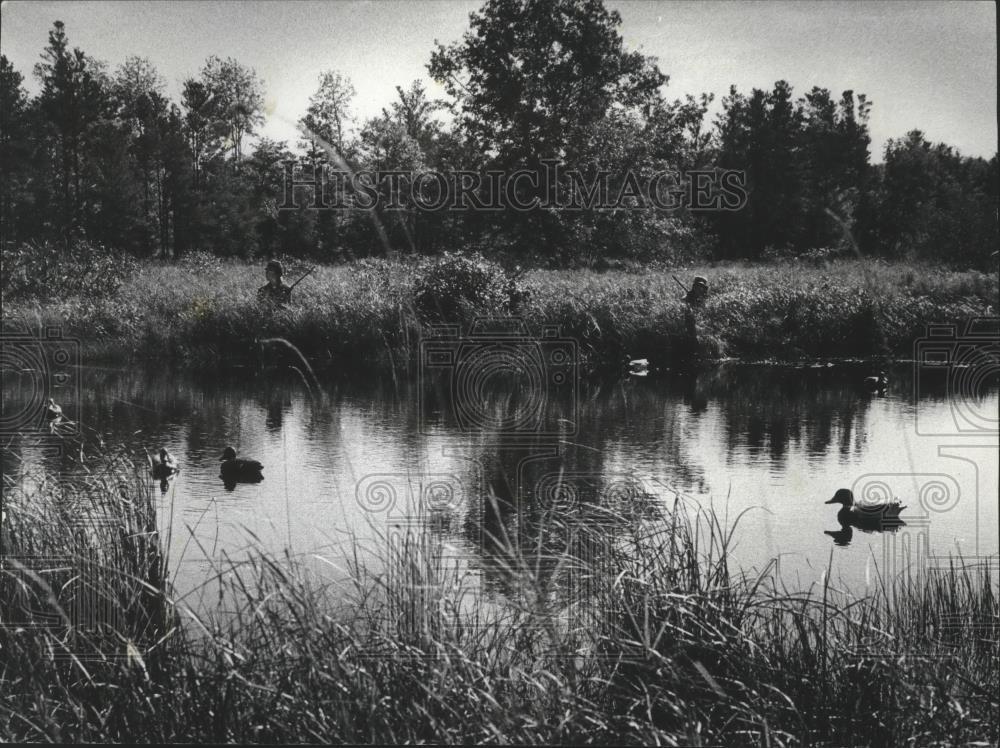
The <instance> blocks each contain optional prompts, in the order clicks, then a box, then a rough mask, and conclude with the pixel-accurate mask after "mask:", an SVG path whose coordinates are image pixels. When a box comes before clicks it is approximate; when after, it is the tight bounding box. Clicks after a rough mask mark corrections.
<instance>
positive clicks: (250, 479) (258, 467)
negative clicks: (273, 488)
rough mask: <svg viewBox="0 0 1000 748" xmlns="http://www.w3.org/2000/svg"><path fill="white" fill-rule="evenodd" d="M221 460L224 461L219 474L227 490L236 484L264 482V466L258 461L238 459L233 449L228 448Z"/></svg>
mask: <svg viewBox="0 0 1000 748" xmlns="http://www.w3.org/2000/svg"><path fill="white" fill-rule="evenodd" d="M219 459H220V460H221V461H222V462H221V464H220V466H219V474H220V476H221V477H222V480H223V482H224V483H225V484H226V487H227V488H230V486H232V485H235V484H236V483H260V482H261V481H262V480H264V476H263V475H261V471H262V470H263V469H264V466H263V465H262V464H260V463H259V462H257V460H246V459H242V458H239V459H238V458H237V457H236V450H235V449H233V448H232V447H226V449H225V450H224V451H223V453H222V457H220V458H219Z"/></svg>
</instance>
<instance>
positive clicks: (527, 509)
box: [3, 362, 1000, 604]
mask: <svg viewBox="0 0 1000 748" xmlns="http://www.w3.org/2000/svg"><path fill="white" fill-rule="evenodd" d="M871 372H872V367H871V365H870V364H864V363H860V362H855V363H843V362H840V363H836V364H816V365H803V366H777V365H750V364H739V363H728V364H726V363H723V364H719V365H715V366H712V367H708V368H705V369H703V370H701V371H699V372H697V373H691V374H686V375H664V376H661V377H657V376H648V377H644V378H643V377H636V376H627V375H626V376H623V377H622V378H621V379H619V380H616V381H610V382H603V383H586V382H576V383H575V384H573V386H572V387H563V388H553V387H549V384H551V383H548V384H547V383H546V382H541V383H539V382H538V381H528V382H525V381H518V378H517V376H516V375H514V376H513V378H512V379H509V381H507V380H504V378H503V377H502V376H500V375H497V376H493V379H492V381H490V382H486V381H485V380H484V381H482V382H474V383H473V385H472V386H470V387H467V388H465V389H463V388H461V387H459V388H457V389H456V387H455V383H454V381H450V380H449V374H448V373H447V372H446V373H445V375H444V376H443V377H441V376H435V377H431V378H428V377H420V378H418V379H414V380H413V381H408V382H401V381H394V380H393V379H392V378H382V379H378V378H371V379H367V380H364V381H355V380H351V379H345V378H342V377H332V376H330V377H328V376H324V375H322V374H320V375H318V376H315V378H314V375H312V374H311V373H310V372H303V371H301V370H297V369H292V368H289V367H284V366H279V367H271V368H266V369H255V368H248V369H242V370H235V371H228V372H222V371H200V372H198V371H196V372H190V371H189V372H186V373H184V372H177V371H171V370H168V369H165V368H160V369H153V370H149V369H146V370H143V369H113V368H100V367H86V366H85V367H81V368H80V377H79V385H78V386H76V387H77V389H78V391H73V390H67V391H66V393H65V394H66V396H65V397H64V398H63V400H62V405H63V407H64V409H65V410H66V412H67V414H68V415H71V416H72V417H74V418H79V419H80V421H81V422H82V423H85V424H87V426H88V428H92V429H94V430H96V431H98V432H99V433H101V434H103V435H104V437H105V438H106V439H107V440H108V441H110V442H116V441H119V442H129V443H135V444H141V445H142V446H144V447H145V448H146V449H147V450H149V452H151V453H153V452H155V451H156V450H158V449H159V448H160V447H161V446H162V447H165V448H166V449H168V450H169V451H170V452H171V453H172V454H173V455H174V456H176V458H177V459H178V461H179V463H180V465H181V471H180V473H179V474H178V475H177V476H175V477H174V478H173V479H171V480H170V481H169V483H168V484H167V485H166V486H165V491H164V492H163V493H162V495H161V498H160V501H161V506H160V509H161V516H160V524H161V527H163V528H164V529H166V528H167V527H168V526H169V527H170V528H171V530H172V533H171V557H172V565H173V567H174V573H175V586H176V589H177V590H178V591H179V592H180V593H181V594H183V595H186V596H188V599H189V601H191V602H194V603H197V602H198V601H199V600H201V604H205V603H207V602H210V601H211V599H212V596H213V595H214V594H215V593H214V591H213V590H214V587H213V585H211V584H207V585H206V584H205V582H206V579H209V578H210V577H211V576H212V571H213V569H215V568H217V567H218V565H219V564H220V563H221V562H222V561H223V560H224V559H230V560H239V559H241V558H243V557H245V556H246V554H247V551H248V549H250V548H253V547H263V548H264V549H266V550H268V551H270V552H272V553H278V554H281V553H284V552H285V551H286V550H287V551H288V552H289V553H291V554H293V555H296V556H298V557H301V558H305V559H309V562H310V563H311V564H313V565H318V567H320V568H323V569H327V570H328V575H330V576H332V577H336V576H337V575H338V574H340V573H343V569H344V564H345V558H349V557H350V556H351V554H352V553H353V551H352V550H351V549H353V548H354V547H356V546H358V547H362V548H365V549H367V550H371V551H375V553H374V556H375V557H377V556H378V553H377V550H378V546H379V544H384V543H386V542H390V541H389V540H387V538H388V534H387V528H388V527H393V526H397V525H399V524H400V523H404V524H405V522H406V521H407V518H408V517H411V516H412V514H413V510H414V507H415V505H416V503H417V502H418V501H424V502H430V503H431V504H433V505H434V509H435V512H434V513H435V516H437V517H438V518H439V519H440V520H441V521H440V523H439V530H440V532H441V533H442V534H443V536H444V538H445V540H446V541H447V542H448V545H449V548H451V549H452V550H453V552H454V554H455V556H456V558H460V559H461V560H462V561H461V562H462V563H463V564H465V565H466V566H467V568H469V569H471V570H472V571H473V572H474V573H475V575H476V576H477V578H478V580H479V581H478V582H477V583H478V584H480V585H482V586H483V587H484V588H489V587H490V586H500V587H502V580H501V579H500V576H501V575H499V573H498V572H495V570H494V567H493V566H491V564H490V563H489V556H490V549H489V545H490V544H489V543H488V542H485V541H484V534H486V533H488V532H491V533H493V534H494V535H495V534H497V533H499V532H506V531H508V530H509V528H510V527H511V526H512V525H516V524H518V523H519V522H520V521H522V520H523V519H524V518H525V517H526V516H533V515H537V514H538V513H539V512H540V511H544V510H545V509H546V507H548V508H552V507H551V506H550V505H551V503H552V502H556V504H558V506H556V511H563V509H564V508H565V507H566V506H567V505H568V504H574V505H576V506H577V507H579V506H587V505H594V506H597V505H607V504H609V503H613V500H617V501H621V500H622V497H625V499H626V500H628V501H634V502H641V503H656V502H660V503H663V504H665V505H668V506H669V505H673V503H674V502H675V501H678V500H681V501H683V502H684V503H685V504H686V505H687V506H688V507H694V506H701V507H704V508H711V509H714V511H715V512H716V514H717V515H718V517H719V519H720V521H721V522H722V523H723V524H724V525H726V524H730V525H731V524H732V523H733V522H734V521H735V520H736V518H737V517H739V522H738V526H737V529H736V532H735V533H734V536H733V544H732V547H731V549H730V550H731V553H732V558H733V560H734V561H735V562H736V563H737V564H738V565H739V566H740V567H742V568H744V569H747V570H752V569H761V568H763V567H764V566H765V565H766V564H767V563H768V562H769V561H770V560H771V559H777V560H778V564H779V571H780V574H781V578H782V580H783V582H784V584H785V585H786V586H787V587H788V588H789V589H807V588H809V587H810V586H812V585H817V584H822V580H823V578H824V574H825V573H826V571H827V569H828V567H829V568H830V572H831V574H830V579H831V580H832V582H833V583H834V584H835V585H838V586H840V587H841V588H845V589H848V590H850V591H851V592H852V593H854V594H863V593H864V592H865V591H866V590H870V589H871V588H872V585H875V584H878V574H886V573H896V572H898V571H899V570H900V569H901V568H902V567H903V566H904V565H905V564H913V563H919V564H931V565H933V564H935V563H939V562H942V561H944V562H946V561H947V558H948V556H949V554H961V555H963V556H964V557H966V558H967V559H972V558H975V557H978V558H983V557H991V558H992V560H993V562H994V563H995V559H996V555H997V553H998V550H1000V548H998V530H997V527H998V516H997V515H998V513H997V492H998V451H997V441H996V434H997V432H996V426H997V410H998V393H997V387H996V381H995V376H994V377H993V378H992V379H989V378H987V379H985V380H982V379H977V380H976V382H975V386H974V387H973V388H971V389H970V387H968V386H966V384H963V380H962V378H961V376H959V377H958V378H956V376H955V373H956V372H955V371H954V370H947V371H946V370H944V369H938V370H934V371H930V372H928V371H920V370H916V369H915V368H914V364H910V363H899V364H895V365H893V366H891V367H887V369H886V373H887V375H888V378H889V382H890V384H889V387H888V390H887V391H886V392H885V393H884V394H879V393H870V392H867V391H866V389H865V388H864V387H863V386H861V385H862V382H863V379H864V377H865V376H866V375H868V374H870V373H871ZM494 374H496V372H494ZM484 376H485V377H486V379H489V378H490V376H492V375H489V376H487V375H484ZM991 376H992V375H991ZM557 379H558V378H557ZM28 380H30V377H27V379H25V377H23V376H22V377H17V376H9V377H5V381H4V393H3V394H4V407H5V409H14V410H16V409H17V408H19V407H21V406H22V405H23V404H24V402H25V400H26V399H30V398H31V397H34V396H37V392H35V390H33V389H32V385H31V383H30V381H28ZM463 387H464V385H463ZM8 412H10V410H8ZM47 438H48V437H45V438H43V439H42V442H44V441H45V439H47ZM6 441H7V451H6V453H5V457H4V460H3V465H4V472H5V474H6V479H7V480H8V481H17V480H19V479H20V478H21V477H22V476H24V475H28V474H29V473H31V472H32V471H33V470H37V469H48V470H58V469H59V467H58V465H59V460H58V458H52V457H51V456H46V452H45V450H44V449H42V448H41V447H38V446H35V447H33V446H32V444H33V443H35V444H37V443H38V440H37V439H36V440H34V441H33V440H32V439H31V438H29V437H27V436H20V437H8V438H7V440H6ZM227 445H232V446H233V447H235V449H236V450H237V452H238V453H239V454H240V455H241V456H245V457H250V458H253V459H257V460H260V461H261V462H262V463H263V464H264V470H263V475H264V480H263V481H261V482H258V483H239V484H236V485H235V486H233V485H230V486H227V485H225V484H224V483H223V481H222V479H221V478H220V477H219V458H220V455H221V453H222V451H223V449H224V448H225V447H226V446H227ZM637 488H638V489H639V490H636V489H637ZM840 488H849V489H852V490H853V492H854V494H855V495H856V496H857V497H858V498H859V499H860V498H862V497H864V498H867V499H879V498H892V497H899V498H900V499H901V500H902V502H903V503H904V504H905V505H906V506H907V508H906V509H905V510H904V512H903V519H904V521H905V524H904V525H902V526H900V527H898V528H894V529H895V532H891V533H889V532H886V533H880V532H864V531H861V530H854V531H853V532H851V531H847V532H845V531H844V530H843V529H842V528H841V527H840V525H839V524H838V521H837V509H838V507H837V506H834V505H826V504H825V503H824V502H826V501H827V500H829V499H830V498H831V497H832V496H833V494H834V492H835V491H836V490H838V489H840ZM156 490H157V491H159V487H157V488H156ZM489 496H493V497H495V498H496V500H497V501H498V502H499V505H500V506H502V507H505V509H502V510H501V511H499V514H497V513H496V512H493V511H492V510H491V507H492V506H493V504H492V503H491V501H490V500H488V498H487V497H489ZM615 496H617V499H614V497H615ZM559 502H561V504H560V503H559ZM560 507H563V509H560ZM497 516H499V517H500V519H499V520H498V519H497ZM490 518H493V519H492V520H491V519H490ZM501 525H503V527H501ZM527 526H528V525H527V523H525V524H524V527H527ZM522 533H523V534H525V535H526V536H525V537H523V538H522V541H521V542H522V543H523V544H524V545H525V547H530V546H531V543H532V538H531V537H530V532H527V531H522ZM366 552H367V551H366ZM914 554H920V556H921V557H920V558H919V559H916V560H914V559H915V558H916V556H915V555H914Z"/></svg>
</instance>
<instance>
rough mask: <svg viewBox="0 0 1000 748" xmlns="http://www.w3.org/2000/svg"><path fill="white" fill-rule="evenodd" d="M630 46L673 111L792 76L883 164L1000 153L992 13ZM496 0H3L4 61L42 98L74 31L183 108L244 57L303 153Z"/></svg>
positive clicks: (753, 8) (784, 20) (835, 19)
mask: <svg viewBox="0 0 1000 748" xmlns="http://www.w3.org/2000/svg"><path fill="white" fill-rule="evenodd" d="M606 4H607V6H608V7H609V8H612V9H615V10H618V11H619V12H620V14H621V17H622V25H621V27H620V29H619V31H620V33H621V34H622V37H623V38H624V41H625V45H626V47H627V48H629V49H632V50H638V51H641V52H642V53H643V54H646V55H652V56H655V57H656V58H657V59H658V61H659V66H660V69H661V70H662V71H663V72H664V73H666V74H668V75H669V76H670V81H669V83H668V85H667V86H666V88H665V89H664V94H665V96H666V97H667V98H668V99H675V98H683V96H684V95H685V94H699V93H701V92H712V93H714V94H715V95H716V102H715V105H714V107H713V110H712V112H713V113H714V112H717V111H719V110H720V109H721V107H720V102H721V98H722V96H724V95H725V94H726V93H727V92H728V91H729V87H730V85H736V87H737V88H738V89H739V90H741V91H743V92H746V93H749V91H750V90H751V89H752V88H754V87H757V88H771V87H773V85H774V82H775V81H777V80H781V79H784V80H787V81H788V82H789V83H790V84H791V85H792V86H793V89H794V92H795V93H796V95H801V94H804V93H805V92H807V91H808V90H809V89H811V88H812V87H813V86H821V87H823V88H828V89H830V90H831V92H832V93H833V94H834V95H835V96H836V97H837V98H839V94H840V93H841V92H842V91H844V90H845V89H848V88H850V89H853V90H854V91H855V93H865V94H867V95H868V98H869V100H870V101H872V102H873V107H872V112H871V121H870V130H871V135H872V146H871V150H872V159H873V161H875V162H878V161H881V160H882V153H883V149H884V147H885V143H886V140H887V139H888V138H893V137H895V138H898V137H901V136H903V135H904V134H905V133H906V132H908V131H909V130H912V129H914V128H917V129H920V130H923V131H924V133H925V134H926V136H927V137H928V138H929V139H930V140H932V141H935V142H938V141H943V142H945V143H948V144H949V145H952V146H954V147H956V148H957V149H958V150H959V151H960V152H962V153H963V154H964V155H968V156H983V157H987V158H988V157H990V156H992V155H993V154H994V153H995V152H996V150H997V62H996V60H997V33H996V7H995V5H994V4H993V3H992V2H975V1H972V2H961V1H960V2H931V1H925V2H907V1H905V0H890V1H889V2H795V1H793V0H783V1H780V2H765V1H761V2H736V1H735V0H730V1H729V2H680V1H676V2H655V1H653V0H645V1H640V2H614V0H606ZM480 5H481V2H479V1H478V0H477V1H476V2H467V1H466V0H424V1H419V0H402V1H400V2H397V1H395V0H358V1H349V0H331V1H329V2H310V1H307V0H282V1H280V2H270V1H265V0H256V1H247V2H223V1H220V2H209V1H207V0H205V1H196V0H167V1H166V2H162V1H159V0H154V1H152V2H148V1H147V2H125V1H115V2H44V1H42V0H37V1H32V0H3V2H2V4H0V52H2V53H3V54H4V55H6V56H7V58H8V59H9V60H10V61H11V63H12V64H13V65H14V67H15V68H16V69H18V70H19V71H20V72H21V73H22V74H23V75H24V76H25V79H26V80H25V87H26V88H27V89H28V91H29V92H32V93H34V92H36V91H37V90H38V83H37V81H36V80H34V77H33V75H32V73H31V69H32V67H33V66H34V64H35V63H36V62H37V61H38V59H39V55H40V53H41V50H42V48H43V47H44V46H45V44H46V43H47V38H48V31H49V29H50V28H51V27H52V22H53V21H56V20H61V21H63V22H64V23H65V24H66V33H67V35H68V37H69V40H70V44H71V45H72V46H78V47H80V48H81V49H82V50H83V51H85V52H86V53H88V54H90V55H92V56H94V57H96V58H99V59H102V60H105V61H107V62H108V63H109V64H110V65H111V67H112V68H114V67H116V66H117V65H118V64H120V63H121V62H122V61H123V60H124V59H125V58H126V57H128V56H130V55H139V56H142V57H147V58H149V59H150V60H151V61H152V62H153V63H154V65H155V66H156V67H157V69H158V70H159V71H160V73H161V74H162V75H163V77H164V78H165V79H166V81H167V84H168V85H167V91H168V93H169V94H171V96H172V98H174V100H175V101H179V99H180V88H181V82H182V81H183V80H184V79H185V78H188V77H193V76H196V75H197V74H198V71H199V70H200V69H201V67H202V66H203V65H204V62H205V59H206V58H207V57H208V56H209V55H213V54H215V55H218V56H220V57H223V58H225V57H234V58H236V59H237V60H239V61H240V62H241V63H243V64H244V65H248V66H250V67H253V68H254V69H255V70H256V71H257V73H258V75H259V76H260V77H261V78H262V79H263V80H264V84H265V90H266V97H265V99H266V110H267V114H268V117H267V122H266V123H265V125H264V126H263V128H262V131H261V134H262V135H266V136H268V137H271V138H275V139H278V140H287V141H289V142H290V144H294V143H295V142H296V141H297V140H298V138H299V136H298V134H297V132H296V129H295V122H296V120H298V118H299V117H301V116H302V115H303V113H304V112H305V108H306V106H307V105H308V101H309V96H310V95H311V94H312V93H313V92H314V91H315V90H316V88H317V81H318V77H319V75H320V73H321V72H323V71H326V70H337V71H339V72H341V73H344V74H346V75H347V76H348V77H349V78H350V79H351V81H352V82H353V84H354V87H355V88H356V89H357V92H358V95H357V98H356V99H355V102H354V109H355V112H356V114H357V116H358V118H359V121H360V120H361V119H363V118H366V117H371V116H375V115H377V114H378V113H379V112H380V111H381V109H382V107H387V106H388V105H389V104H390V103H391V101H392V100H393V98H394V96H395V86H396V85H403V86H404V87H405V86H407V85H408V84H409V83H410V82H411V81H413V80H415V79H420V80H422V81H423V82H424V83H425V85H426V87H427V89H428V92H429V93H430V95H431V96H442V97H443V96H444V91H443V89H441V87H439V86H437V85H436V84H434V83H433V81H431V80H430V78H429V77H428V76H427V68H426V65H427V62H428V61H429V59H430V53H431V51H432V50H433V49H434V47H435V42H436V41H440V42H442V43H446V44H447V43H450V42H452V41H457V40H459V39H460V38H461V36H462V34H463V32H464V31H465V30H466V29H467V28H468V17H469V13H471V12H473V11H475V10H476V9H478V8H479V7H480Z"/></svg>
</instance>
